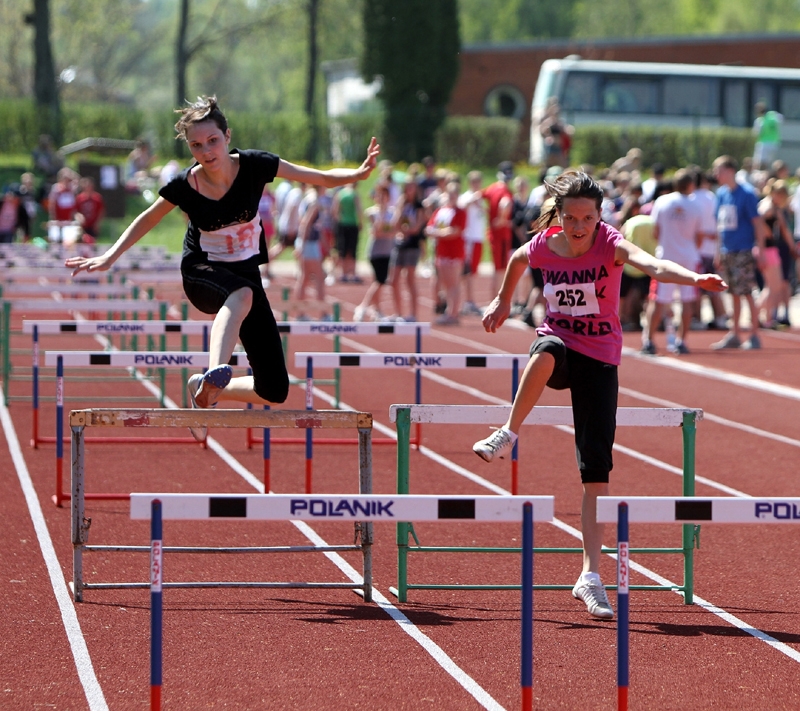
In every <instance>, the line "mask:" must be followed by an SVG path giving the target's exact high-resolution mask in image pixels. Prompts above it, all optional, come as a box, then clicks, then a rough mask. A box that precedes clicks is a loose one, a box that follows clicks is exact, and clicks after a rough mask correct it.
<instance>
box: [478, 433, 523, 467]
mask: <svg viewBox="0 0 800 711" xmlns="http://www.w3.org/2000/svg"><path fill="white" fill-rule="evenodd" d="M516 441H517V435H516V434H514V433H513V432H512V431H511V430H507V429H506V428H505V427H501V428H500V429H497V430H495V431H494V432H492V434H490V435H489V436H488V437H487V438H486V439H482V440H480V441H479V442H475V444H473V445H472V451H473V452H475V454H477V455H478V456H479V457H480V458H481V459H483V460H484V461H487V462H491V461H492V460H493V459H494V458H495V457H505V456H506V454H508V453H510V452H511V449H512V448H513V447H514V443H515V442H516Z"/></svg>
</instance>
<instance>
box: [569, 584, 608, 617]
mask: <svg viewBox="0 0 800 711" xmlns="http://www.w3.org/2000/svg"><path fill="white" fill-rule="evenodd" d="M572 597H574V598H575V599H576V600H580V601H581V602H582V603H583V604H584V605H586V601H585V600H584V599H583V598H582V597H581V596H580V595H578V594H576V592H575V590H574V589H573V591H572ZM586 612H588V613H589V614H590V615H591V616H592V617H595V618H597V619H598V620H613V619H614V611H613V610H611V611H610V612H603V613H602V614H598V613H597V612H592V611H591V610H589V606H588V605H586Z"/></svg>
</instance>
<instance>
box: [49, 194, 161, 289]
mask: <svg viewBox="0 0 800 711" xmlns="http://www.w3.org/2000/svg"><path fill="white" fill-rule="evenodd" d="M174 207H175V205H173V204H172V203H171V202H168V201H166V200H165V199H164V198H162V197H159V198H158V199H157V200H156V201H155V202H154V203H153V204H152V205H151V206H150V207H148V208H147V209H146V210H145V211H144V212H143V213H141V214H140V215H139V216H138V217H137V218H136V219H135V220H134V221H133V222H131V224H130V225H129V226H128V229H126V230H125V231H124V232H123V233H122V234H121V235H120V237H119V239H118V240H117V241H116V242H115V243H114V244H113V245H112V246H111V247H110V248H109V249H108V251H107V252H106V253H105V254H101V255H99V256H97V257H70V258H69V259H67V260H66V261H65V262H64V264H65V265H66V266H68V267H70V268H71V269H72V276H75V275H76V274H77V273H78V272H81V271H84V270H85V271H87V272H96V271H104V270H106V269H108V268H110V267H111V265H112V264H113V263H114V262H116V261H117V259H119V258H120V256H121V255H122V253H123V252H125V250H127V249H129V248H130V247H132V246H133V245H134V244H136V243H137V242H138V241H139V240H140V239H141V238H142V237H144V236H145V235H146V234H147V233H148V232H149V231H150V230H152V229H153V228H154V227H155V226H156V225H157V224H158V223H159V222H161V220H163V219H164V217H165V216H166V215H167V213H169V212H170V211H171V210H172V209H173V208H174Z"/></svg>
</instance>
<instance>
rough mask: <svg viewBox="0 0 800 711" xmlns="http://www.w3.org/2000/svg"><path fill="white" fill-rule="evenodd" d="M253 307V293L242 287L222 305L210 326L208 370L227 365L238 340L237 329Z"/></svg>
mask: <svg viewBox="0 0 800 711" xmlns="http://www.w3.org/2000/svg"><path fill="white" fill-rule="evenodd" d="M252 305H253V292H252V291H251V290H250V289H249V288H247V287H243V288H241V289H237V290H236V291H234V292H233V293H232V294H231V295H230V296H229V297H228V298H227V299H226V300H225V303H224V304H223V306H222V308H221V309H220V310H219V313H217V315H216V317H215V318H214V323H213V324H212V325H211V338H210V343H209V348H208V350H209V354H208V356H209V362H208V367H209V370H210V369H211V368H216V367H217V366H218V365H222V364H224V363H227V362H228V361H229V360H230V359H231V356H232V355H233V349H234V348H235V347H236V342H237V341H238V340H239V328H240V327H241V325H242V321H244V320H245V318H246V317H247V314H248V313H250V308H251V307H252Z"/></svg>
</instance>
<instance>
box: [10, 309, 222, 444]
mask: <svg viewBox="0 0 800 711" xmlns="http://www.w3.org/2000/svg"><path fill="white" fill-rule="evenodd" d="M183 307H184V309H183V310H184V312H185V311H186V310H187V309H186V304H183ZM210 329H211V322H210V321H187V320H183V321H164V320H160V321H35V320H27V319H26V320H23V322H22V332H23V334H31V337H32V349H31V351H32V354H33V355H32V365H31V382H32V392H31V403H32V407H33V418H32V433H31V447H33V448H34V449H36V448H38V446H39V445H40V444H51V443H54V442H55V438H54V437H43V436H41V435H40V434H39V402H40V401H41V400H43V398H41V397H40V396H39V385H40V383H41V382H42V381H43V380H45V378H44V377H43V376H41V375H40V373H39V336H40V335H59V334H71V335H75V334H77V335H83V336H103V337H104V338H110V337H111V336H114V335H119V336H125V335H129V336H131V348H132V350H134V351H136V350H137V346H138V342H137V338H138V337H139V336H145V335H146V336H147V346H148V348H147V349H148V350H149V351H152V350H153V338H154V336H160V337H161V339H160V340H161V347H160V350H161V351H166V336H168V335H170V334H180V335H181V351H182V352H183V351H187V350H188V337H189V336H198V335H199V336H202V350H203V351H207V350H208V342H209V333H210ZM121 345H124V344H121ZM158 371H159V389H160V391H161V397H160V401H159V404H160V406H161V407H164V390H165V388H166V373H165V370H164V368H159V369H158ZM181 373H182V375H181V378H182V380H183V381H184V382H185V381H186V380H187V379H188V369H186V368H183V369H182V371H181ZM55 377H56V376H54V377H53V379H55ZM115 379H116V378H114V377H113V376H111V377H109V376H106V377H104V378H103V380H104V382H108V381H111V380H115ZM120 379H121V380H125V381H127V380H130V376H124V377H121V378H120ZM72 380H87V381H93V380H95V378H89V377H87V378H74V379H72ZM181 394H182V404H183V407H184V408H186V407H188V405H189V403H188V396H187V393H186V388H181ZM8 399H9V401H16V400H27V399H28V398H27V397H26V396H21V395H18V396H9V397H8ZM86 399H108V397H104V398H97V397H95V396H88V397H86ZM114 400H115V401H116V402H117V404H119V403H120V402H141V401H150V400H152V396H130V397H115V398H114Z"/></svg>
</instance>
